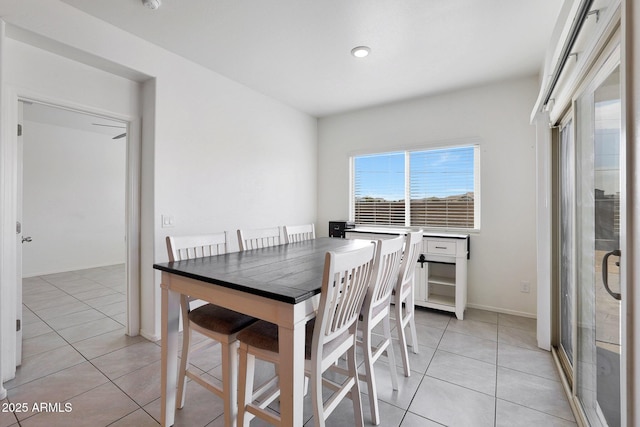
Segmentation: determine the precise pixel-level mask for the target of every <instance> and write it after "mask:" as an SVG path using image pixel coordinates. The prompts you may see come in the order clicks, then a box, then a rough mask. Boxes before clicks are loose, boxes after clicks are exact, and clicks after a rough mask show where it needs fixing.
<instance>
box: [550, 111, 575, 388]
mask: <svg viewBox="0 0 640 427" xmlns="http://www.w3.org/2000/svg"><path fill="white" fill-rule="evenodd" d="M567 126H570V127H571V133H572V135H571V136H572V141H571V143H572V144H573V147H572V150H573V157H574V158H573V159H572V160H573V163H574V164H573V165H572V166H573V167H572V169H573V178H574V179H573V183H574V185H573V189H572V193H573V194H572V202H573V204H574V205H575V198H576V195H575V192H576V189H575V172H576V169H575V145H576V117H575V105H574V102H572V103H571V107H570V108H569V109H568V111H567V112H566V113H565V114H564V115H563V117H562V120H560V122H559V123H558V125H557V126H556V127H555V128H554V135H553V138H554V141H553V159H554V160H553V178H552V179H553V186H554V188H555V190H556V193H555V195H554V202H553V209H554V212H553V218H554V220H553V224H554V225H553V234H554V237H553V241H554V245H553V252H552V256H553V259H554V260H556V262H554V263H552V264H553V266H554V272H553V277H554V284H553V293H554V306H553V312H554V319H555V320H554V324H555V328H554V337H553V346H554V349H555V352H556V354H557V357H558V361H559V363H560V368H561V369H562V370H563V371H564V374H565V377H566V380H567V382H568V386H569V387H570V388H571V389H572V390H573V387H574V385H575V378H576V372H575V370H576V367H575V361H574V362H573V363H572V361H570V360H569V356H568V355H567V354H566V352H565V350H564V349H563V347H562V322H563V319H562V305H561V304H562V283H561V282H562V269H561V268H562V266H561V263H562V246H561V245H562V242H561V234H562V231H561V227H562V216H561V215H562V211H561V205H562V192H561V184H562V175H561V171H562V169H561V162H562V160H563V158H562V154H561V153H562V144H563V138H562V131H563V130H564V129H567ZM571 213H572V219H571V226H572V230H571V234H572V240H573V241H572V248H571V249H572V255H573V258H574V259H575V256H576V240H575V225H576V218H575V216H576V212H575V208H574V209H573V210H572V212H571ZM572 279H573V287H572V289H571V290H572V295H571V301H572V302H573V307H572V310H571V319H570V322H571V328H570V331H571V332H570V333H571V352H572V355H573V358H574V359H575V355H576V353H577V348H576V336H577V311H576V308H575V304H576V298H577V287H576V277H575V271H573V274H572Z"/></svg>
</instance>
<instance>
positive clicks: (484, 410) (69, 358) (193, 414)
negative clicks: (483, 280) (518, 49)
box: [0, 266, 575, 427]
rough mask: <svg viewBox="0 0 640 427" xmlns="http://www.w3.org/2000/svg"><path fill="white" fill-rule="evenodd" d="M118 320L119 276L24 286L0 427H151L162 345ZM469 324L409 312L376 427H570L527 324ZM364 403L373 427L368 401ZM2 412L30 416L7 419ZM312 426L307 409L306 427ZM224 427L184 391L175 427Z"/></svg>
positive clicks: (208, 370)
mask: <svg viewBox="0 0 640 427" xmlns="http://www.w3.org/2000/svg"><path fill="white" fill-rule="evenodd" d="M124 308H125V289H124V269H123V267H122V266H113V267H105V268H99V269H91V270H82V271H75V272H69V273H63V274H55V275H49V276H42V277H38V278H31V279H26V280H25V282H24V358H23V365H22V367H21V368H19V369H18V372H17V375H16V378H15V379H14V380H12V381H9V382H7V383H5V387H6V388H7V389H8V398H7V399H6V400H4V401H2V411H1V412H0V427H8V426H18V425H21V426H49V427H55V426H73V427H76V426H90V427H100V426H132V427H145V426H157V425H158V422H157V420H158V419H159V413H160V400H159V397H160V347H159V343H152V342H149V341H147V340H145V339H144V338H141V337H135V338H131V337H127V336H125V335H124V330H123V323H124ZM465 316H466V317H465V320H464V321H458V320H456V319H455V317H451V316H450V315H448V314H443V313H438V312H433V311H426V310H418V311H417V319H416V322H417V324H418V341H419V354H417V355H416V354H411V353H410V354H411V370H412V374H411V376H410V377H409V378H405V377H404V376H403V375H402V368H401V367H400V366H398V367H397V369H398V374H399V379H400V389H399V390H398V391H393V390H392V387H391V381H390V378H389V372H388V366H387V365H386V361H385V360H382V359H381V360H379V361H378V363H377V364H376V372H377V375H376V377H377V380H378V390H379V399H380V414H381V418H382V422H381V425H382V426H394V427H395V426H402V427H416V426H420V427H422V426H437V425H451V426H541V425H544V426H570V425H575V420H574V418H573V415H572V413H571V410H570V408H569V404H568V402H567V399H566V397H565V395H564V393H563V391H562V387H561V383H560V381H559V377H558V374H557V372H556V369H555V367H554V365H553V362H552V357H551V354H550V353H548V352H545V351H541V350H539V349H537V347H536V345H535V342H536V340H535V321H533V320H532V319H526V318H521V317H515V316H509V315H503V314H496V313H491V312H486V311H480V310H473V309H468V310H467V311H466V314H465ZM215 350H217V348H214V353H212V355H210V356H208V357H199V358H196V359H195V360H194V364H195V365H196V366H197V367H198V368H200V369H201V370H202V371H203V375H212V376H214V377H218V378H219V377H220V356H219V352H215ZM396 354H398V352H396ZM397 360H398V363H401V362H400V358H399V357H397ZM362 390H364V388H362ZM362 402H363V411H364V417H365V423H366V424H367V425H371V423H370V419H371V416H370V414H369V407H368V400H367V398H366V396H365V395H364V394H363V399H362ZM42 403H47V404H52V405H49V406H50V407H49V412H46V411H42V412H38V411H34V404H36V405H37V406H36V408H38V407H40V404H42ZM56 403H57V404H59V405H57V406H56V405H55V404H56ZM66 403H69V404H70V405H68V406H67V407H65V404H66ZM10 404H13V405H18V406H19V407H20V408H23V409H24V408H25V407H26V411H23V412H16V413H15V414H14V413H10V412H7V411H6V410H7V409H9V405H10ZM67 408H70V411H68V412H65V409H67ZM51 410H55V411H54V412H52V411H51ZM311 414H312V411H311V405H310V403H309V399H308V398H307V399H306V405H305V417H306V418H305V419H306V420H308V421H307V424H308V425H313V420H311ZM327 424H328V425H330V426H352V425H353V414H352V410H351V402H350V401H348V400H346V401H344V402H343V403H342V404H341V405H340V406H339V407H338V408H337V409H336V411H335V412H334V414H332V416H331V417H330V419H329V421H328V423H327ZM222 425H223V417H222V404H221V402H220V400H219V399H218V398H216V397H215V396H213V395H212V394H210V393H209V392H207V391H205V390H204V389H203V388H202V387H199V386H197V385H189V386H188V394H187V404H186V405H185V408H184V409H183V410H180V411H178V412H177V416H176V426H189V427H192V426H193V427H197V426H208V427H214V426H222ZM256 425H262V424H261V423H259V422H257V421H255V422H253V423H252V426H256Z"/></svg>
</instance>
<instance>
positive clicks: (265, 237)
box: [238, 227, 282, 251]
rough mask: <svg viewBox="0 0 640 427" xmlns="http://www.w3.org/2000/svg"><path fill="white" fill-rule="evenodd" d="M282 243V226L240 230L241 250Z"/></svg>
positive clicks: (239, 241)
mask: <svg viewBox="0 0 640 427" xmlns="http://www.w3.org/2000/svg"><path fill="white" fill-rule="evenodd" d="M280 244H282V241H281V240H280V227H270V228H255V229H251V230H242V229H240V230H238V245H239V246H240V250H241V251H248V250H251V249H260V248H268V247H270V246H277V245H280Z"/></svg>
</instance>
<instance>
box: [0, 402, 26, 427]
mask: <svg viewBox="0 0 640 427" xmlns="http://www.w3.org/2000/svg"><path fill="white" fill-rule="evenodd" d="M14 409H16V408H15V407H12V406H11V403H10V402H9V400H8V399H3V400H0V427H12V426H14V425H15V426H17V425H18V419H17V418H16V416H15V414H14V413H13V412H11V411H12V410H14ZM20 409H22V408H20Z"/></svg>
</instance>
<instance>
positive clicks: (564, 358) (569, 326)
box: [558, 115, 576, 384]
mask: <svg viewBox="0 0 640 427" xmlns="http://www.w3.org/2000/svg"><path fill="white" fill-rule="evenodd" d="M573 125H574V120H573V116H572V115H569V116H568V118H566V119H565V120H564V121H563V123H562V125H561V126H560V149H559V152H558V155H559V162H558V163H559V165H558V186H559V191H558V193H559V206H558V213H559V219H558V222H559V227H558V228H559V248H558V252H559V261H560V262H559V264H560V268H559V270H560V277H559V292H560V295H559V304H560V316H559V322H560V325H559V334H560V339H559V350H560V351H559V356H560V360H561V362H562V366H563V368H564V371H565V373H566V375H567V379H568V381H569V383H570V384H573V368H574V360H573V343H574V339H573V335H574V329H573V327H574V324H575V319H574V313H575V293H576V285H575V283H576V264H575V244H576V241H575V221H576V219H575V204H576V200H575V176H576V175H575V140H574V131H573Z"/></svg>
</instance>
